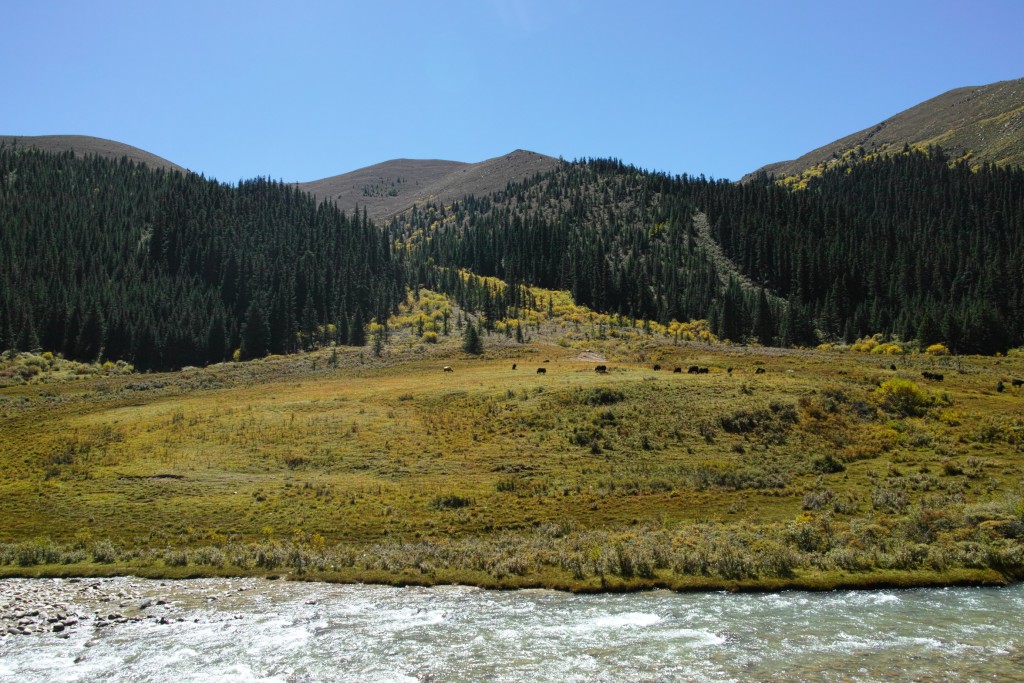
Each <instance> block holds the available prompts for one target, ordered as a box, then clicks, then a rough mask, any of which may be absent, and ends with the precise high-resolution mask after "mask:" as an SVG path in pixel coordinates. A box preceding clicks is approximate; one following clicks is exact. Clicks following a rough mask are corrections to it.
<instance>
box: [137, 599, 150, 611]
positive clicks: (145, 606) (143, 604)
mask: <svg viewBox="0 0 1024 683" xmlns="http://www.w3.org/2000/svg"><path fill="white" fill-rule="evenodd" d="M152 606H153V601H152V600H143V601H142V602H141V603H140V604H139V609H140V610H143V609H149V608H150V607H152Z"/></svg>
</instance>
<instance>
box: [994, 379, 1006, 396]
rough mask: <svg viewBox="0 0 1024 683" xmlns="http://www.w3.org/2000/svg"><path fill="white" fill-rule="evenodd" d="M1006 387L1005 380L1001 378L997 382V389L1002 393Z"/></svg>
mask: <svg viewBox="0 0 1024 683" xmlns="http://www.w3.org/2000/svg"><path fill="white" fill-rule="evenodd" d="M1005 388H1006V387H1004V386H1003V380H999V381H998V382H996V391H998V392H999V393H1000V394H1001V393H1003V389H1005Z"/></svg>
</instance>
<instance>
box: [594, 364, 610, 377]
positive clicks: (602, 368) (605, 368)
mask: <svg viewBox="0 0 1024 683" xmlns="http://www.w3.org/2000/svg"><path fill="white" fill-rule="evenodd" d="M594 372H596V373H598V374H601V375H603V374H604V373H606V372H608V366H607V365H596V366H594Z"/></svg>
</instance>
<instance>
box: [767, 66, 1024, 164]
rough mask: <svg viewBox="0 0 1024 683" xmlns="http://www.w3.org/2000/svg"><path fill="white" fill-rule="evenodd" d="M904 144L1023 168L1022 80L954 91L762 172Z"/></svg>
mask: <svg viewBox="0 0 1024 683" xmlns="http://www.w3.org/2000/svg"><path fill="white" fill-rule="evenodd" d="M904 144H907V145H910V146H911V147H925V146H928V145H933V144H934V145H938V146H939V147H942V148H943V149H944V150H946V152H947V153H948V154H949V155H950V156H952V157H955V158H959V157H963V156H969V157H970V160H971V162H972V163H982V162H992V163H995V164H997V165H1000V166H1005V165H1024V79H1017V80H1013V81H1000V82H998V83H992V84H991V85H984V86H972V87H966V88H957V89H956V90H950V91H949V92H946V93H943V94H942V95H939V96H938V97H934V98H932V99H930V100H928V101H926V102H922V103H921V104H919V105H917V106H915V107H911V108H910V109H907V110H906V111H903V112H900V113H899V114H896V115H895V116H893V117H891V118H888V119H886V120H885V121H882V122H881V123H879V124H877V125H875V126H872V127H871V128H866V129H864V130H862V131H860V132H858V133H854V134H853V135H848V136H846V137H844V138H842V139H840V140H836V141H835V142H832V143H830V144H828V145H825V146H824V147H819V148H818V149H815V150H813V151H811V152H808V153H807V154H804V155H803V156H802V157H800V158H799V159H794V160H793V161H781V162H777V163H774V164H769V165H767V166H764V167H762V168H761V169H759V170H761V171H767V172H768V173H772V174H775V175H777V176H796V175H800V174H801V173H804V172H806V171H808V170H810V169H814V168H816V167H823V166H826V165H828V164H829V163H831V162H832V160H833V159H835V158H837V157H842V156H843V155H844V154H845V153H847V152H850V151H852V150H856V149H857V148H858V147H863V149H864V151H865V152H866V153H870V152H872V151H881V150H882V149H883V148H885V149H890V150H893V151H899V150H900V149H902V147H903V145H904ZM751 175H753V174H751ZM748 177H749V176H748Z"/></svg>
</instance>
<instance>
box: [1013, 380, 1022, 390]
mask: <svg viewBox="0 0 1024 683" xmlns="http://www.w3.org/2000/svg"><path fill="white" fill-rule="evenodd" d="M1010 384H1012V385H1013V388H1014V389H1020V388H1021V387H1022V386H1024V379H1012V380H1010Z"/></svg>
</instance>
